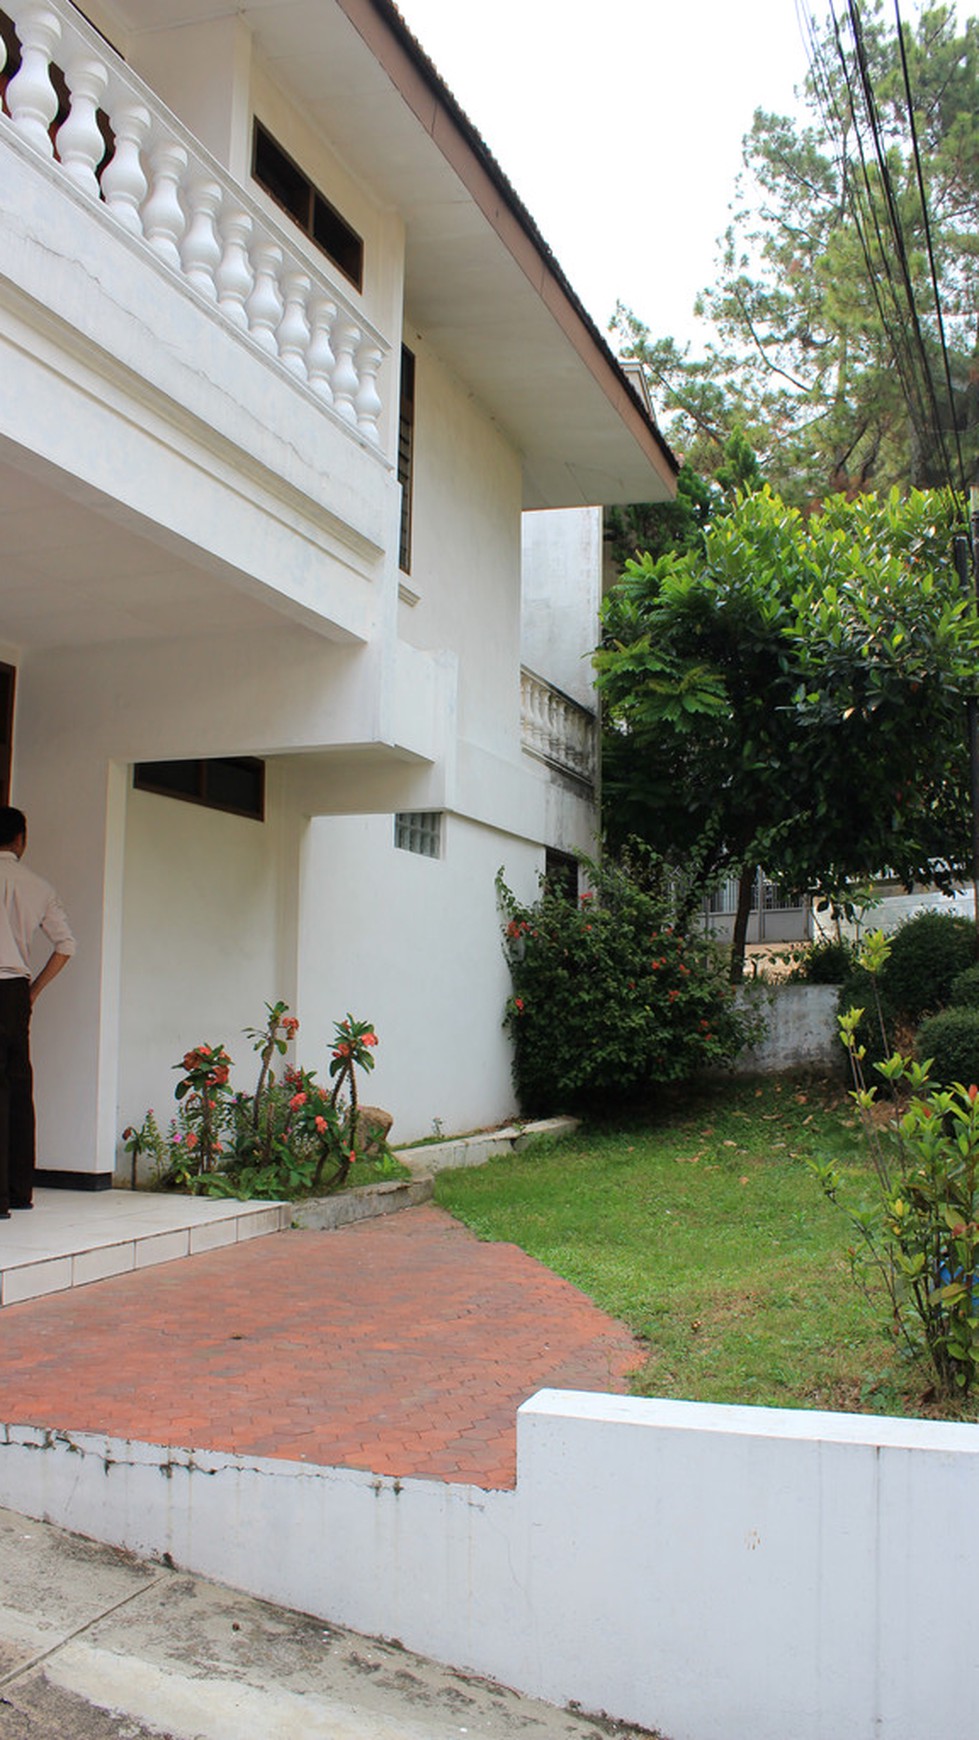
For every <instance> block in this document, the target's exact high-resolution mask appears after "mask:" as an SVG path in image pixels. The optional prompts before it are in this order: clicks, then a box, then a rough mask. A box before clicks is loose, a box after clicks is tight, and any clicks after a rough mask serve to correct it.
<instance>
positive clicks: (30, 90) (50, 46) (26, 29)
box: [6, 6, 61, 157]
mask: <svg viewBox="0 0 979 1740" xmlns="http://www.w3.org/2000/svg"><path fill="white" fill-rule="evenodd" d="M16 24H17V35H18V36H19V37H20V69H19V71H17V72H16V73H15V74H14V76H13V78H12V79H11V81H10V83H9V85H8V86H7V98H6V101H7V108H8V109H9V111H10V118H11V120H12V121H13V123H14V126H15V127H16V128H17V130H18V132H20V133H22V134H23V135H24V138H25V139H29V140H30V142H31V144H32V145H33V146H35V147H36V149H37V150H38V151H42V152H43V153H44V156H45V157H53V156H54V146H53V145H52V144H51V135H50V132H49V128H50V126H51V123H52V121H53V120H54V118H55V116H56V115H57V113H58V94H57V92H56V90H55V88H54V86H53V84H52V83H51V60H52V57H53V54H54V50H55V47H56V45H57V44H58V43H59V42H60V40H61V20H60V19H59V17H58V15H57V13H55V12H50V11H49V10H48V8H47V7H46V6H22V7H21V8H20V10H19V12H18V15H17V19H16Z"/></svg>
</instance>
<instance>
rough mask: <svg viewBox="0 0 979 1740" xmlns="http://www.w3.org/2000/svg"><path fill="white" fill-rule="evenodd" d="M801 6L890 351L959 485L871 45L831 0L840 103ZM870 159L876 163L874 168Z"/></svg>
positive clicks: (935, 287)
mask: <svg viewBox="0 0 979 1740" xmlns="http://www.w3.org/2000/svg"><path fill="white" fill-rule="evenodd" d="M798 9H799V10H800V12H801V14H802V17H803V20H804V24H803V33H804V35H805V37H806V46H807V56H808V60H809V68H810V77H811V80H812V85H813V90H814V92H815V94H816V98H817V102H818V103H819V106H820V109H821V110H822V114H823V121H824V126H825V127H826V130H827V132H828V134H829V136H830V137H831V138H832V139H835V140H836V141H837V163H838V171H839V175H840V184H841V194H842V198H843V201H844V203H845V205H846V207H847V209H848V210H849V212H850V216H851V219H852V221H853V224H854V228H855V232H856V236H857V240H858V243H859V246H860V250H861V253H862V255H863V258H864V263H865V265H866V268H867V276H868V282H869V285H870V289H871V293H872V295H873V298H874V303H875V306H876V308H877V312H878V316H879V318H880V321H881V325H882V327H883V330H884V333H885V336H886V338H887V341H888V345H889V347H890V350H891V353H892V356H893V360H894V364H895V367H896V369H897V373H898V376H899V379H900V383H901V390H902V393H903V396H904V398H905V402H906V404H907V406H908V409H909V412H910V413H911V415H912V419H913V421H914V422H915V423H916V424H917V425H918V427H919V428H920V429H921V430H922V432H923V433H925V434H927V432H928V429H929V425H930V429H931V438H932V444H933V447H934V448H936V449H937V454H936V455H935V457H940V464H941V471H942V474H943V478H944V481H945V482H946V483H947V485H948V487H950V488H954V484H953V478H952V465H951V460H950V455H949V449H948V444H947V442H946V434H945V430H946V420H945V419H944V418H943V416H942V412H941V409H940V407H939V403H938V396H937V393H936V385H935V378H934V370H933V367H932V363H931V360H930V358H929V353H928V345H927V343H926V340H925V335H924V332H923V329H922V322H921V316H920V312H919V306H918V297H917V293H916V289H915V284H914V279H913V275H912V271H911V265H910V258H909V249H908V243H907V238H906V234H905V226H904V222H903V220H902V216H901V210H900V201H899V199H898V195H897V192H896V190H895V187H894V180H893V175H892V173H891V166H890V163H889V160H888V152H887V146H886V141H885V138H884V131H883V127H882V124H881V117H880V113H879V109H878V104H877V99H876V93H875V89H874V80H873V72H872V67H871V60H870V55H869V54H868V51H867V44H866V41H865V36H864V31H863V27H862V23H861V19H860V13H859V7H858V5H857V0H846V14H845V16H846V20H847V22H848V24H849V32H850V37H851V40H852V43H853V53H852V56H851V55H849V54H848V53H847V49H846V46H845V44H844V41H843V30H842V27H841V21H840V19H839V18H838V17H837V13H836V9H835V5H833V4H831V7H830V17H831V19H832V31H833V41H834V46H835V50H836V59H837V61H838V63H839V75H840V78H841V79H842V86H843V90H844V92H845V97H846V109H845V111H844V110H843V109H842V108H841V105H840V102H839V101H838V99H837V94H836V93H837V90H838V89H839V79H834V77H833V76H832V75H831V72H830V69H829V67H828V66H827V62H826V56H825V51H824V48H823V43H822V41H821V39H820V36H819V34H818V32H817V28H816V23H815V19H814V17H813V14H812V12H811V10H810V9H809V8H808V7H803V6H802V5H801V4H800V6H799V8H798ZM895 12H896V15H897V36H898V43H899V47H900V54H901V64H902V74H903V83H904V95H905V103H906V107H907V120H908V126H909V129H910V140H911V157H912V160H913V163H914V170H915V178H916V184H917V197H918V203H919V205H920V209H921V220H922V225H923V230H924V234H925V238H926V243H927V255H928V272H929V281H930V287H931V292H932V297H933V300H934V305H935V316H936V321H937V327H938V335H939V343H940V347H941V354H942V362H943V374H944V388H945V396H946V397H947V402H948V416H947V423H948V426H950V427H951V429H952V431H953V433H954V438H955V448H956V458H957V461H958V472H959V483H960V487H964V484H965V465H964V461H963V456H962V450H961V443H960V440H959V431H958V418H957V415H956V407H955V394H954V388H953V385H952V377H951V364H950V360H949V354H948V345H947V341H946V336H945V324H944V319H943V315H942V303H941V291H940V288H939V283H938V273H937V267H936V261H935V251H934V245H933V240H932V233H931V222H930V216H929V211H928V198H927V190H926V186H925V179H924V173H923V169H922V163H921V155H920V150H919V147H918V138H917V127H916V124H915V116H914V101H913V96H912V91H911V80H910V71H909V68H908V64H907V55H906V52H905V45H904V36H903V29H902V25H901V19H900V9H899V0H895ZM851 62H852V63H853V64H852V65H851ZM850 133H852V137H853V146H852V147H851V146H850V145H849V143H848V135H849V134H850ZM853 157H855V158H856V165H857V166H858V167H857V171H856V173H854V164H853ZM871 164H873V170H872V167H871ZM875 180H876V184H877V185H876V186H875ZM882 208H883V209H882ZM871 235H872V238H873V239H872V240H871ZM889 244H890V245H889ZM892 250H893V257H894V264H893V265H892V260H891V253H892Z"/></svg>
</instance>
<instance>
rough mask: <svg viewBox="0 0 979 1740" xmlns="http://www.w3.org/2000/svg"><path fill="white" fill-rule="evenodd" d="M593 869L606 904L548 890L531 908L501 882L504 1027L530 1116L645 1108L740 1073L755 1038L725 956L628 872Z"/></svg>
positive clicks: (592, 896) (595, 897)
mask: <svg viewBox="0 0 979 1740" xmlns="http://www.w3.org/2000/svg"><path fill="white" fill-rule="evenodd" d="M586 868H587V870H588V874H589V879H590V881H591V882H592V884H593V888H594V893H587V894H584V895H582V897H581V899H580V900H579V901H578V902H576V903H575V902H572V901H569V900H567V899H566V898H565V897H564V896H563V895H556V894H554V893H552V892H551V891H550V890H549V889H548V888H547V886H546V884H542V887H541V893H540V896H539V898H538V900H537V901H536V903H535V904H534V905H533V906H523V905H521V903H520V902H519V901H517V900H516V898H515V897H514V895H513V894H512V893H511V892H510V890H509V889H508V888H507V887H506V885H505V884H504V883H503V881H502V879H501V878H500V879H498V882H497V889H498V893H499V898H500V905H501V908H502V910H503V912H504V916H505V921H506V922H505V926H504V947H505V950H506V954H507V959H508V961H509V964H510V973H511V978H512V981H513V995H512V997H511V998H510V1000H509V1002H508V1004H507V1009H506V1015H505V1018H504V1025H505V1027H506V1028H507V1030H508V1031H509V1033H510V1035H511V1037H512V1039H513V1042H514V1081H515V1084H516V1088H517V1093H518V1095H519V1098H520V1103H521V1106H522V1108H523V1110H524V1111H525V1112H527V1113H532V1114H536V1113H542V1112H556V1111H565V1110H571V1109H582V1108H584V1107H596V1106H601V1104H602V1103H603V1102H605V1103H610V1102H613V1101H614V1102H616V1103H617V1104H620V1103H621V1102H622V1101H623V1100H630V1099H631V1100H635V1099H639V1098H641V1097H643V1095H644V1094H646V1093H647V1092H648V1091H649V1090H650V1089H651V1088H653V1087H654V1086H655V1085H656V1084H657V1083H662V1082H668V1081H678V1080H681V1079H683V1078H685V1077H687V1076H690V1075H692V1074H693V1073H694V1072H695V1071H696V1070H698V1069H700V1068H702V1067H704V1066H705V1065H707V1064H716V1063H726V1062H728V1061H729V1060H730V1059H731V1057H733V1056H734V1055H735V1054H736V1053H737V1052H738V1051H739V1050H740V1049H741V1047H742V1046H743V1045H744V1044H746V1043H747V1042H748V1040H749V1038H750V1037H751V1035H752V1029H753V1020H752V1018H751V1017H750V1016H748V1015H745V1014H742V1013H740V1012H739V1011H738V1010H737V1009H736V1008H735V1006H734V1001H733V993H732V990H731V987H730V985H729V984H728V983H727V981H726V977H725V971H724V963H723V959H722V957H721V955H720V953H719V952H718V950H717V949H716V948H715V946H714V945H713V944H712V943H710V942H708V941H707V939H706V938H704V937H702V936H699V935H698V936H685V935H683V934H682V933H681V932H680V931H679V930H677V929H676V928H675V926H674V925H673V923H672V917H671V910H670V906H669V900H668V896H667V895H666V894H665V893H662V892H658V891H655V890H654V889H651V887H649V886H646V885H644V886H640V885H639V884H638V882H637V881H636V880H635V878H634V877H633V876H632V875H631V874H630V873H629V872H628V871H626V870H625V869H624V868H622V867H621V866H616V865H612V864H606V865H603V866H597V865H594V864H588V865H587V866H586ZM647 869H648V866H647Z"/></svg>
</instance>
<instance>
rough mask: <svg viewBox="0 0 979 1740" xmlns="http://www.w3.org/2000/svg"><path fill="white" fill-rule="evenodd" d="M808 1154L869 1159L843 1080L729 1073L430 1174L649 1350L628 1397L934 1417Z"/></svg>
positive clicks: (470, 1213)
mask: <svg viewBox="0 0 979 1740" xmlns="http://www.w3.org/2000/svg"><path fill="white" fill-rule="evenodd" d="M816 1155H820V1156H824V1157H832V1158H834V1159H836V1160H837V1161H838V1162H839V1163H840V1164H842V1165H843V1166H844V1167H845V1168H846V1169H847V1170H850V1171H863V1170H866V1162H865V1156H864V1149H863V1142H862V1137H861V1133H860V1130H859V1127H858V1125H857V1121H856V1114H855V1112H854V1109H853V1107H852V1104H851V1103H850V1101H849V1099H848V1098H847V1097H846V1095H845V1094H844V1093H843V1091H842V1089H841V1088H832V1087H830V1086H828V1085H825V1084H822V1085H820V1084H815V1085H814V1084H806V1085H803V1086H800V1087H798V1088H794V1087H793V1086H791V1085H790V1084H786V1083H784V1082H783V1083H769V1084H765V1085H764V1086H758V1084H757V1083H747V1084H746V1083H740V1082H734V1081H732V1082H729V1083H723V1084H721V1085H718V1086H715V1087H712V1088H710V1089H709V1090H706V1091H705V1090H698V1091H697V1092H696V1093H694V1092H693V1091H688V1092H687V1093H686V1094H685V1095H682V1096H681V1095H673V1096H672V1097H671V1100H670V1103H669V1104H668V1105H664V1106H663V1107H662V1108H661V1109H660V1110H659V1112H658V1113H656V1114H653V1115H650V1116H647V1117H645V1118H643V1119H642V1120H641V1121H635V1122H630V1123H628V1124H626V1123H619V1124H618V1125H617V1126H616V1127H615V1128H610V1127H608V1126H602V1125H592V1126H591V1127H589V1128H587V1129H583V1130H582V1131H580V1132H579V1134H578V1135H577V1136H576V1137H575V1138H573V1139H572V1140H570V1141H564V1142H560V1143H554V1144H551V1145H548V1146H539V1147H531V1148H529V1149H527V1150H525V1151H524V1153H522V1154H519V1155H514V1156H512V1157H508V1158H506V1159H503V1160H495V1161H491V1162H489V1163H488V1164H487V1165H485V1166H481V1167H475V1168H471V1169H469V1170H462V1171H458V1172H443V1173H440V1174H438V1176H437V1178H436V1197H437V1200H438V1201H439V1203H441V1205H442V1206H443V1207H444V1208H446V1209H448V1210H449V1211H450V1213H452V1214H454V1215H456V1216H457V1217H458V1218H459V1219H460V1220H462V1221H464V1222H465V1223H466V1225H468V1226H470V1227H472V1229H473V1231H474V1232H476V1233H477V1234H478V1235H479V1236H480V1237H481V1238H486V1239H505V1240H511V1241H512V1242H513V1243H515V1244H518V1245H520V1246H522V1248H523V1249H524V1250H525V1251H529V1252H530V1253H531V1255H533V1256H535V1257H538V1258H539V1259H540V1261H541V1262H543V1263H546V1264H547V1265H548V1266H549V1267H550V1268H552V1269H554V1270H555V1271H556V1272H557V1273H558V1274H559V1275H563V1276H565V1277H566V1279H567V1280H569V1281H573V1282H574V1283H575V1284H576V1285H577V1286H579V1287H581V1288H582V1289H583V1290H584V1292H586V1293H588V1294H589V1295H590V1297H591V1298H592V1299H594V1300H595V1301H596V1302H597V1303H598V1304H599V1305H601V1306H603V1307H604V1308H605V1310H607V1311H610V1312H612V1313H613V1314H614V1315H615V1316H616V1317H619V1318H621V1319H622V1320H623V1321H624V1322H626V1323H628V1324H629V1326H630V1327H631V1328H632V1329H633V1330H634V1331H635V1333H636V1334H638V1335H639V1336H641V1337H642V1339H643V1340H644V1342H645V1343H646V1346H647V1348H648V1360H647V1362H646V1364H645V1366H644V1368H643V1369H642V1370H641V1371H640V1372H639V1373H638V1374H637V1377H636V1380H635V1389H636V1393H637V1394H640V1395H657V1396H678V1397H685V1398H687V1399H689V1400H694V1401H715V1402H750V1403H755V1404H762V1405H765V1406H770V1407H803V1408H838V1409H850V1410H859V1411H869V1412H874V1413H931V1412H933V1411H934V1409H933V1408H932V1407H931V1405H930V1403H929V1401H928V1395H927V1390H928V1383H927V1376H926V1374H925V1373H923V1372H921V1371H920V1370H917V1369H916V1368H914V1367H912V1366H909V1365H908V1364H907V1362H906V1360H905V1359H904V1358H903V1357H902V1356H901V1354H900V1353H899V1352H898V1351H897V1350H896V1348H895V1346H894V1343H893V1341H892V1338H891V1336H890V1334H889V1331H888V1307H887V1302H886V1298H885V1297H884V1295H883V1292H881V1295H880V1297H879V1298H877V1299H875V1300H874V1301H870V1300H868V1299H867V1298H866V1297H865V1296H864V1294H863V1293H862V1292H861V1291H859V1289H858V1288H857V1286H856V1285H855V1284H854V1281H853V1279H852V1277H851V1274H850V1268H849V1264H848V1261H847V1257H846V1247H847V1244H848V1229H847V1225H846V1222H845V1221H844V1219H843V1216H842V1214H841V1213H840V1212H839V1211H838V1210H836V1209H834V1208H833V1207H832V1206H831V1204H829V1203H828V1202H826V1201H825V1199H824V1198H823V1196H822V1194H821V1193H820V1190H819V1187H818V1185H817V1183H816V1181H815V1179H814V1178H813V1177H812V1176H811V1175H810V1173H809V1171H808V1169H807V1167H806V1166H805V1164H804V1162H805V1159H806V1157H807V1156H816ZM869 1194H870V1186H869V1181H868V1198H869ZM960 1417H961V1416H960ZM970 1417H971V1414H970Z"/></svg>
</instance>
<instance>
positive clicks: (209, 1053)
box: [173, 1045, 231, 1173]
mask: <svg viewBox="0 0 979 1740" xmlns="http://www.w3.org/2000/svg"><path fill="white" fill-rule="evenodd" d="M173 1067H174V1069H179V1070H181V1071H182V1072H183V1073H182V1075H181V1078H180V1080H179V1081H178V1083H177V1086H176V1088H175V1090H174V1094H175V1098H176V1100H177V1102H178V1104H179V1103H180V1102H181V1101H186V1105H185V1107H184V1112H185V1117H184V1121H183V1128H182V1130H181V1131H180V1135H179V1141H178V1143H177V1146H178V1147H183V1148H184V1149H186V1150H187V1152H188V1153H190V1154H192V1155H193V1160H194V1164H195V1166H196V1169H197V1171H198V1172H202V1173H203V1172H212V1171H213V1170H214V1167H215V1165H216V1164H217V1163H218V1160H219V1157H220V1155H221V1154H222V1152H223V1150H224V1142H223V1141H222V1139H221V1138H222V1132H223V1130H224V1127H225V1124H226V1121H227V1108H228V1104H229V1102H230V1099H231V1086H230V1075H231V1058H230V1057H229V1056H228V1053H227V1052H226V1051H225V1049H224V1046H223V1045H213V1046H212V1045H198V1046H195V1048H194V1050H193V1051H187V1052H185V1053H184V1055H183V1057H182V1058H181V1061H180V1062H179V1063H175V1064H174V1066H173Z"/></svg>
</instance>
